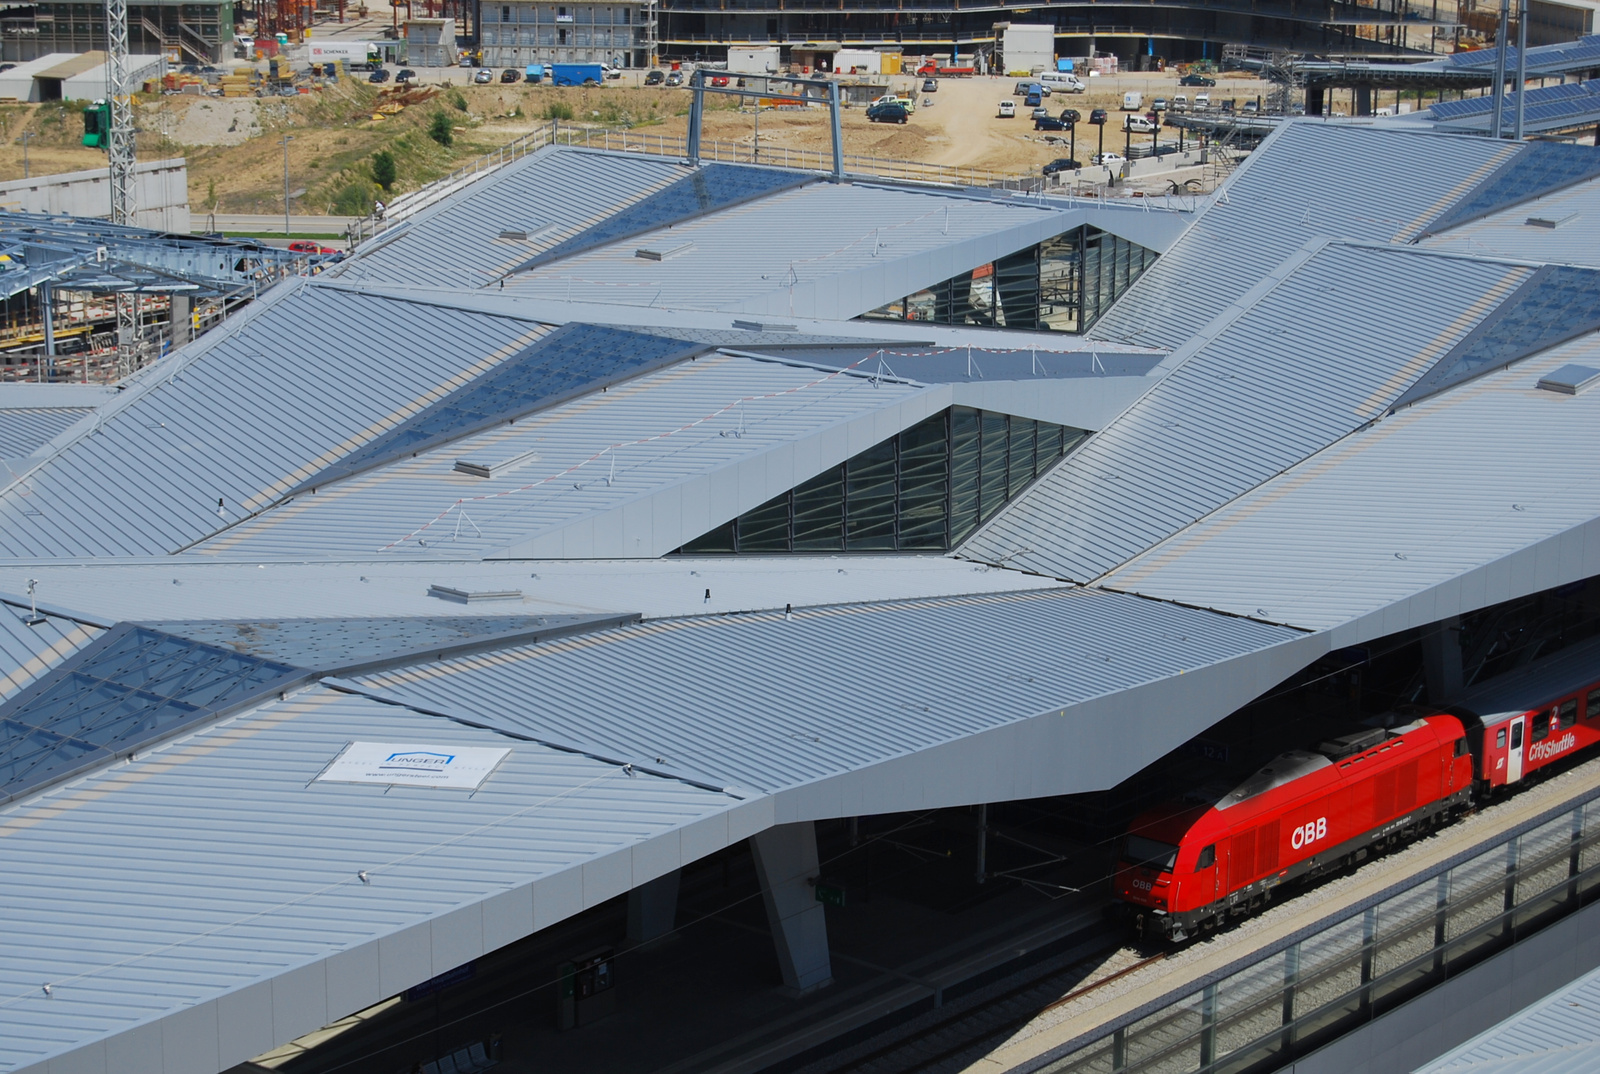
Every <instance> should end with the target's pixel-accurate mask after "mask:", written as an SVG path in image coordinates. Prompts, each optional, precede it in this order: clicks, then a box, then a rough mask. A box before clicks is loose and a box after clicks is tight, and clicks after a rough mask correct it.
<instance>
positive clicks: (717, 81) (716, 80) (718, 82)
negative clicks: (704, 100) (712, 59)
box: [711, 75, 728, 89]
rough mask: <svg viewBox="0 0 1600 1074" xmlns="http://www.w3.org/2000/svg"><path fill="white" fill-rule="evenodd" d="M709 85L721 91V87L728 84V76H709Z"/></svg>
mask: <svg viewBox="0 0 1600 1074" xmlns="http://www.w3.org/2000/svg"><path fill="white" fill-rule="evenodd" d="M711 84H712V85H713V86H715V87H717V88H718V89H722V88H723V87H725V86H727V84H728V76H727V75H712V76H711Z"/></svg>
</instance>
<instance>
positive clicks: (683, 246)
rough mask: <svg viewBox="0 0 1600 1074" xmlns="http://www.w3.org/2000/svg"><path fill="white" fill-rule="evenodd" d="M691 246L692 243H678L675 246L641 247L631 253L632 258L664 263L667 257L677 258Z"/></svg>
mask: <svg viewBox="0 0 1600 1074" xmlns="http://www.w3.org/2000/svg"><path fill="white" fill-rule="evenodd" d="M693 245H694V243H692V242H680V243H678V244H677V245H675V246H641V247H639V248H638V249H637V250H635V251H634V252H633V256H634V257H640V258H643V259H644V260H646V261H665V260H666V259H667V258H669V257H677V256H678V255H679V254H681V253H683V252H684V251H685V250H687V249H689V247H691V246H693Z"/></svg>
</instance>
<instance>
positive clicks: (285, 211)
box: [283, 134, 294, 239]
mask: <svg viewBox="0 0 1600 1074" xmlns="http://www.w3.org/2000/svg"><path fill="white" fill-rule="evenodd" d="M292 141H294V138H293V137H292V136H291V135H287V134H285V135H284V136H283V237H284V238H286V239H287V238H288V237H289V143H290V142H292Z"/></svg>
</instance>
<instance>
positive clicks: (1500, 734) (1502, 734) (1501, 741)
mask: <svg viewBox="0 0 1600 1074" xmlns="http://www.w3.org/2000/svg"><path fill="white" fill-rule="evenodd" d="M1494 748H1495V749H1497V750H1503V749H1505V748H1506V729H1505V728H1504V727H1502V728H1500V730H1498V731H1496V732H1495V733H1494Z"/></svg>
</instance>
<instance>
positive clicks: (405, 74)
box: [394, 67, 494, 82]
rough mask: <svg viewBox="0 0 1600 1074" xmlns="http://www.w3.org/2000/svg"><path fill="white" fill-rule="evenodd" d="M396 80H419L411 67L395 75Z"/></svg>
mask: <svg viewBox="0 0 1600 1074" xmlns="http://www.w3.org/2000/svg"><path fill="white" fill-rule="evenodd" d="M489 77H490V78H493V77H494V76H493V75H490V76H489ZM394 80H395V81H396V82H415V81H416V80H417V73H416V72H415V71H413V70H412V69H411V68H409V67H405V68H402V69H401V70H400V73H399V74H397V75H395V76H394Z"/></svg>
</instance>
